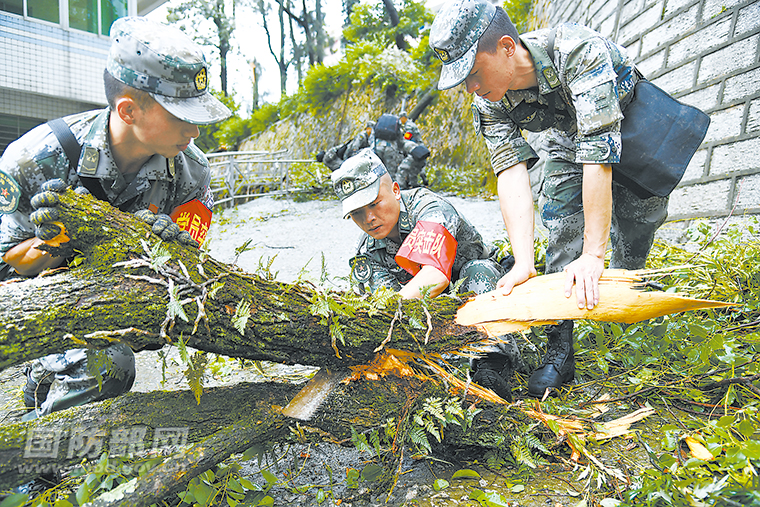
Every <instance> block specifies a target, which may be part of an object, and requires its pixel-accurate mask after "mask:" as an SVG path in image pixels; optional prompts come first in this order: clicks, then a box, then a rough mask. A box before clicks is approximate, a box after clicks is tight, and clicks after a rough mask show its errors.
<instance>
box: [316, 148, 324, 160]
mask: <svg viewBox="0 0 760 507" xmlns="http://www.w3.org/2000/svg"><path fill="white" fill-rule="evenodd" d="M315 158H316V159H317V162H322V161H323V160H324V159H325V150H319V151H318V152H317V156H316V157H315Z"/></svg>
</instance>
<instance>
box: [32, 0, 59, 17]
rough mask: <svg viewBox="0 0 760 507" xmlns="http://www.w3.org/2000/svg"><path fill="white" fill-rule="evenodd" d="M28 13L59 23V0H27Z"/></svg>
mask: <svg viewBox="0 0 760 507" xmlns="http://www.w3.org/2000/svg"><path fill="white" fill-rule="evenodd" d="M26 14H27V15H28V16H29V17H32V18H37V19H42V20H44V21H50V22H53V23H58V21H59V19H60V16H59V13H58V0H26Z"/></svg>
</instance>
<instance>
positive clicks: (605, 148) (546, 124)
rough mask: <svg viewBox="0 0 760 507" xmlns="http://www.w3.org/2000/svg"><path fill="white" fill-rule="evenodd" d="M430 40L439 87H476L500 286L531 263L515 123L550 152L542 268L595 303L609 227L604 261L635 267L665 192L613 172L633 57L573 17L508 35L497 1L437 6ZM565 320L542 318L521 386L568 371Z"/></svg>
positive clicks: (510, 29)
mask: <svg viewBox="0 0 760 507" xmlns="http://www.w3.org/2000/svg"><path fill="white" fill-rule="evenodd" d="M430 45H431V47H432V48H433V50H434V51H435V52H436V54H437V56H438V57H439V59H440V60H441V61H442V62H443V67H442V71H441V77H440V81H439V83H438V87H439V88H440V89H447V88H451V87H454V86H456V85H458V84H459V83H462V82H464V83H465V84H466V86H467V91H468V92H470V93H475V94H477V96H476V97H475V99H474V104H473V109H472V112H473V119H474V126H475V130H476V131H477V132H478V133H480V134H481V135H483V137H484V138H485V140H486V144H487V146H488V149H489V151H490V153H491V164H492V165H493V169H494V172H495V173H496V174H497V176H498V188H499V200H500V203H501V208H502V215H503V216H504V218H505V224H506V227H507V232H508V234H509V238H510V241H511V244H512V248H513V253H514V256H515V261H516V262H515V266H514V267H513V268H512V270H510V272H509V273H508V274H507V275H506V276H505V277H504V278H502V279H501V280H500V281H499V286H500V287H502V288H503V291H504V293H505V294H508V293H509V292H510V291H511V290H512V287H514V285H517V284H520V283H523V282H524V281H525V280H527V279H528V278H530V277H532V276H535V274H536V271H535V267H534V261H533V201H532V195H531V189H530V183H529V178H528V172H527V171H528V168H530V167H531V166H533V165H534V164H535V163H536V162H537V160H538V156H537V155H536V152H535V151H534V149H533V148H532V147H531V146H530V145H529V144H528V143H527V141H526V140H525V139H524V137H523V136H522V130H529V131H533V132H543V133H544V134H543V136H542V144H541V146H540V148H541V149H543V150H544V151H545V152H546V153H547V155H548V159H547V161H546V164H545V166H544V179H543V185H542V189H541V193H540V196H539V208H540V213H541V219H542V222H543V223H544V225H545V226H546V227H547V229H548V230H549V238H548V239H549V241H548V247H547V252H546V271H547V273H552V272H557V271H561V270H564V271H565V272H566V273H567V276H566V280H565V293H566V295H567V296H568V297H571V294H572V287H573V284H575V286H576V291H575V292H576V299H577V303H578V306H579V308H588V309H591V308H593V307H594V305H596V304H597V303H598V301H599V296H600V295H599V278H600V276H601V274H602V271H603V269H604V256H605V250H606V245H607V240H608V238H611V241H612V258H611V261H610V267H611V268H625V269H638V268H642V267H644V264H645V261H646V257H647V255H648V253H649V250H650V248H651V246H652V242H653V239H654V234H655V231H656V230H657V228H658V227H659V226H660V225H662V223H663V222H664V221H665V218H666V216H667V203H668V198H667V197H651V198H648V199H642V198H639V197H637V196H636V195H635V194H634V193H633V192H632V191H630V190H629V189H627V188H625V187H623V186H622V185H619V184H618V183H616V182H613V181H612V166H611V164H614V163H618V162H619V161H620V153H621V149H622V146H621V136H620V122H621V120H622V118H623V111H624V110H625V107H626V105H627V104H628V103H629V102H630V100H631V98H632V91H633V88H634V85H635V83H636V82H637V80H638V79H640V74H639V73H638V71H637V70H636V68H635V67H634V64H633V62H632V60H631V59H630V58H629V57H628V55H627V54H626V52H625V49H624V48H622V47H620V46H618V45H617V44H615V43H614V42H612V41H610V40H609V39H606V38H604V37H603V36H601V35H600V34H598V33H596V32H594V31H592V30H590V29H588V28H586V27H583V26H580V25H575V24H563V25H560V26H558V27H556V28H554V29H551V30H550V29H542V30H537V31H535V32H530V33H526V34H523V35H518V33H517V30H516V29H515V27H514V25H513V24H512V22H511V21H510V19H509V16H507V14H506V13H505V12H504V10H503V9H501V8H499V7H494V6H493V5H491V4H490V3H488V2H487V1H485V0H453V1H451V2H449V3H448V4H447V5H445V6H444V7H443V8H442V9H441V10H440V11H439V12H438V14H437V15H436V18H435V21H434V23H433V26H432V28H431V34H430ZM552 54H553V56H550V55H552ZM572 328H573V323H572V321H563V322H561V323H560V324H558V325H556V326H548V329H547V335H548V346H547V354H546V357H545V358H544V361H543V364H542V365H541V366H540V367H539V368H538V369H537V370H536V371H535V372H534V373H533V374H532V375H531V378H530V380H529V382H528V390H529V393H530V394H531V395H533V396H542V395H544V394H545V392H546V390H547V389H554V388H556V387H558V386H560V385H561V384H562V383H564V382H569V381H571V380H572V379H573V377H574V372H575V362H574V356H573V344H572Z"/></svg>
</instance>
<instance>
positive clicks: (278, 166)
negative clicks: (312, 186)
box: [206, 150, 313, 205]
mask: <svg viewBox="0 0 760 507" xmlns="http://www.w3.org/2000/svg"><path fill="white" fill-rule="evenodd" d="M287 155H288V152H287V150H280V151H225V152H219V153H209V154H208V155H206V157H207V158H208V161H209V164H210V166H211V191H212V192H213V194H214V201H215V205H224V204H227V203H234V202H235V201H236V200H243V201H246V200H250V199H253V198H256V197H261V196H263V195H283V194H287V193H288V189H289V183H288V171H289V170H290V166H291V164H293V163H298V162H313V160H310V159H294V158H287Z"/></svg>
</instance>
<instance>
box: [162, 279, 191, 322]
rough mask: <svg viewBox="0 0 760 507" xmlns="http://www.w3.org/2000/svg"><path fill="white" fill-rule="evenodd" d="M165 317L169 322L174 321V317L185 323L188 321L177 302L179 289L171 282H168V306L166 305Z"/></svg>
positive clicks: (179, 303)
mask: <svg viewBox="0 0 760 507" xmlns="http://www.w3.org/2000/svg"><path fill="white" fill-rule="evenodd" d="M166 316H167V317H168V318H169V319H171V320H174V318H175V317H179V318H180V319H182V320H184V321H185V322H189V320H190V319H188V318H187V314H186V313H185V309H184V308H182V303H181V302H180V300H179V289H178V288H177V286H176V285H174V283H173V282H172V281H171V280H169V304H168V305H167V309H166Z"/></svg>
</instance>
